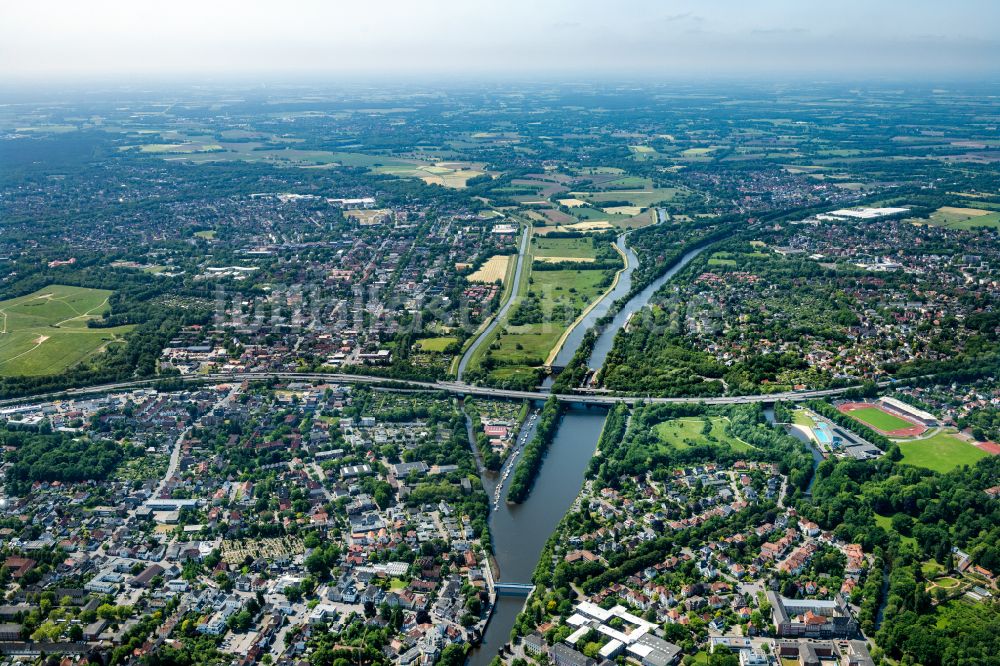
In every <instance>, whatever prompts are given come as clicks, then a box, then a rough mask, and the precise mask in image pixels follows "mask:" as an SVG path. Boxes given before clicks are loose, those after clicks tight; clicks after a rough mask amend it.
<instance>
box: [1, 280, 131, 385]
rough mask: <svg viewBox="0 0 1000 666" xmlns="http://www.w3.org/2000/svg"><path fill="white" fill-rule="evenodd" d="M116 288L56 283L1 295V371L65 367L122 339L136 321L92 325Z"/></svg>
mask: <svg viewBox="0 0 1000 666" xmlns="http://www.w3.org/2000/svg"><path fill="white" fill-rule="evenodd" d="M110 296H111V292H110V291H107V290H104V289H86V288H83V287H67V286H64V285H51V286H48V287H45V288H43V289H39V290H38V291H36V292H34V293H33V294H28V295H27V296H21V297H20V298H13V299H10V300H7V301H0V376H5V377H13V376H22V375H33V376H34V375H50V374H56V373H59V372H62V371H63V370H65V369H66V368H68V367H70V366H73V365H76V364H77V363H79V362H80V361H82V360H84V359H86V358H88V357H90V356H92V355H94V354H96V353H98V352H100V351H102V350H103V349H104V348H105V347H106V346H107V345H108V344H109V343H111V342H114V341H115V340H120V339H121V338H122V336H123V335H124V334H125V333H127V332H129V331H130V330H132V328H133V327H132V326H118V327H115V328H87V321H88V320H90V319H96V318H98V317H100V315H101V314H102V313H104V312H105V311H107V309H108V298H109V297H110Z"/></svg>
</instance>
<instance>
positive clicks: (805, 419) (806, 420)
mask: <svg viewBox="0 0 1000 666" xmlns="http://www.w3.org/2000/svg"><path fill="white" fill-rule="evenodd" d="M792 423H794V424H795V425H800V426H805V427H807V428H815V427H816V421H814V420H813V418H812V417H811V416H809V413H808V412H806V411H805V410H804V409H796V410H795V411H794V412H792Z"/></svg>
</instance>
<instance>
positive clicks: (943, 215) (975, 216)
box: [918, 206, 1000, 229]
mask: <svg viewBox="0 0 1000 666" xmlns="http://www.w3.org/2000/svg"><path fill="white" fill-rule="evenodd" d="M928 221H929V222H930V224H932V225H934V226H937V227H945V228H947V229H974V228H976V227H989V228H991V229H1000V212H996V211H990V210H984V209H982V208H956V207H954V206H942V207H941V208H938V209H937V210H936V211H934V212H933V213H931V216H930V218H929V220H928ZM918 222H920V220H918Z"/></svg>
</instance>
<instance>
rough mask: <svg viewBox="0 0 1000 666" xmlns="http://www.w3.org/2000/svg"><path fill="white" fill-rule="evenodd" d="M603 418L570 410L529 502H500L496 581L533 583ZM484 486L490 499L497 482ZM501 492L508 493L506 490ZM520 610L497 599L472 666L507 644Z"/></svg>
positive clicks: (493, 526)
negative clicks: (546, 547)
mask: <svg viewBox="0 0 1000 666" xmlns="http://www.w3.org/2000/svg"><path fill="white" fill-rule="evenodd" d="M606 416H607V412H606V410H604V409H585V408H573V409H570V410H569V411H568V412H567V413H566V415H565V416H564V417H563V420H562V423H560V425H559V431H558V432H557V433H556V436H555V439H554V440H553V441H552V445H551V446H550V447H549V452H548V455H547V456H546V457H545V464H544V465H542V470H541V472H539V474H538V478H537V479H536V481H535V485H534V488H533V490H532V491H531V494H530V495H529V496H528V499H527V500H525V501H524V503H523V504H507V503H506V502H501V503H500V505H499V509H498V510H497V511H494V512H493V514H492V516H491V518H490V531H491V533H492V536H493V549H494V554H495V558H496V563H497V569H498V570H499V571H498V574H499V580H501V581H503V582H505V583H530V582H531V576H532V574H533V573H534V571H535V565H536V564H537V562H538V556H539V554H540V553H541V552H542V548H543V547H544V546H545V542H546V541H547V540H548V538H549V535H550V534H552V531H553V530H554V529H555V527H556V525H558V524H559V521H560V520H562V517H563V515H564V514H565V513H566V510H567V509H568V508H569V507H570V505H571V504H572V503H573V500H574V499H576V496H577V494H578V493H579V492H580V487H581V486H582V485H583V476H584V472H585V471H586V469H587V464H588V463H589V462H590V458H591V457H592V456H593V455H594V450H595V449H596V448H597V440H598V438H599V437H600V435H601V428H602V427H603V425H604V419H605V417H606ZM529 439H530V435H529ZM483 481H484V483H485V484H486V492H487V494H488V495H489V496H490V497H493V492H494V490H495V488H496V484H497V482H498V481H499V477H498V476H496V475H490V476H487V477H486V478H484V479H483ZM503 492H504V493H505V494H506V488H505V489H503ZM523 605H524V598H523V597H500V598H499V599H498V600H497V605H496V607H495V608H494V609H493V615H492V617H491V618H490V623H489V625H487V628H486V633H485V635H484V637H483V644H482V646H480V647H479V648H477V649H476V650H475V651H474V652H473V653H472V655H471V657H470V660H469V663H470V664H472V666H485V664H488V663H489V662H490V660H492V659H493V657H495V656H496V654H497V650H498V649H499V648H500V647H501V646H502V645H503V644H504V643H506V642H507V640H508V639H509V637H510V630H511V627H513V626H514V619H515V618H516V617H517V614H518V613H519V612H520V610H521V607H522V606H523Z"/></svg>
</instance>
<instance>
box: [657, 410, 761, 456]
mask: <svg viewBox="0 0 1000 666" xmlns="http://www.w3.org/2000/svg"><path fill="white" fill-rule="evenodd" d="M726 421H727V419H725V418H724V417H718V416H713V417H707V418H690V419H673V420H671V421H664V422H663V423H658V424H656V428H655V432H656V435H657V437H659V438H660V441H661V442H663V443H664V444H665V445H667V446H669V447H671V448H675V449H689V448H691V447H692V446H699V445H702V444H715V443H718V444H723V445H726V446H728V447H729V448H731V449H733V450H735V451H748V450H750V448H751V447H750V446H748V445H747V444H746V442H744V441H743V440H740V439H737V438H735V437H730V436H729V435H728V434H726ZM706 423H708V424H709V430H708V434H707V435H706V434H705V425H706Z"/></svg>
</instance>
